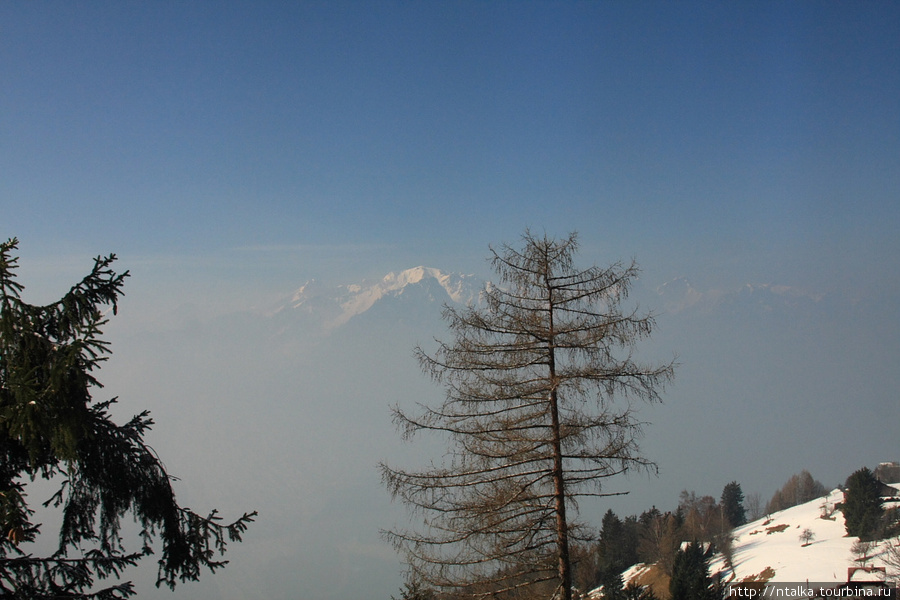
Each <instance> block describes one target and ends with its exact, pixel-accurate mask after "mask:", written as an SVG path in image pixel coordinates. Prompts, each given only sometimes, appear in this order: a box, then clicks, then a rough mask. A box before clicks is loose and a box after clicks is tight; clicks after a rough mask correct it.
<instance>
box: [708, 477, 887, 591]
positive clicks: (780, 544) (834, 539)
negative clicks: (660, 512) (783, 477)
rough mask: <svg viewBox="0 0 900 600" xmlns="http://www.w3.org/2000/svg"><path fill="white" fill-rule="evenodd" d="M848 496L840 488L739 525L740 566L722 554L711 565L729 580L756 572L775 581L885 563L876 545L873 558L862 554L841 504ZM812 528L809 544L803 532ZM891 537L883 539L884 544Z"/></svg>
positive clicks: (818, 577)
mask: <svg viewBox="0 0 900 600" xmlns="http://www.w3.org/2000/svg"><path fill="white" fill-rule="evenodd" d="M842 501H843V492H841V491H840V490H834V491H833V492H831V493H830V494H829V495H828V496H826V497H824V498H818V499H816V500H812V501H810V502H807V503H806V504H801V505H799V506H794V507H791V508H788V509H786V510H783V511H780V512H777V513H773V514H771V515H769V517H768V518H767V519H761V520H758V521H754V522H753V523H750V524H748V525H744V526H743V527H739V528H738V529H736V530H735V531H734V535H735V540H734V572H732V571H731V570H730V569H729V568H728V567H727V566H726V565H725V562H724V560H723V559H722V558H721V557H719V558H718V559H717V560H715V561H714V562H713V563H712V565H711V569H710V570H711V571H713V572H716V571H721V572H722V574H723V576H724V579H725V580H726V581H729V582H731V581H745V580H748V579H750V578H752V577H754V576H755V577H756V578H757V579H760V578H764V579H767V580H768V581H774V582H802V581H810V582H837V583H842V582H846V581H847V576H848V568H850V567H858V566H863V565H865V566H870V567H871V566H879V567H880V566H884V561H883V560H881V558H880V557H879V556H877V555H878V554H880V552H881V550H883V548H876V549H874V550H873V551H872V552H870V555H876V556H873V557H871V558H870V559H869V560H866V561H861V560H858V559H859V558H860V556H859V555H858V554H854V552H853V550H852V548H853V545H854V542H856V541H857V540H858V538H852V537H848V536H847V531H846V529H845V528H844V514H843V513H842V512H841V511H839V510H835V505H836V504H838V503H840V502H842ZM807 529H809V531H810V532H811V533H812V536H813V537H812V538H811V540H810V543H809V545H804V541H802V540H801V539H800V535H801V534H802V533H803V532H804V531H805V530H807ZM886 543H888V541H882V542H881V545H882V546H883V545H884V544H886Z"/></svg>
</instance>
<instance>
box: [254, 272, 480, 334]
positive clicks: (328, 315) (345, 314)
mask: <svg viewBox="0 0 900 600" xmlns="http://www.w3.org/2000/svg"><path fill="white" fill-rule="evenodd" d="M483 287H484V282H483V281H482V280H480V279H478V278H477V277H475V276H474V275H463V274H460V273H445V272H444V271H441V270H440V269H436V268H433V267H424V266H418V267H413V268H411V269H406V270H404V271H399V272H390V273H388V274H387V275H385V276H384V277H383V278H382V279H380V280H376V281H372V280H367V281H363V282H361V283H352V284H342V285H336V286H327V285H323V284H321V283H319V282H318V281H316V280H310V281H307V282H306V283H304V284H303V285H302V286H300V287H299V288H298V289H297V290H296V291H295V292H294V293H293V294H292V295H291V297H290V298H289V299H288V300H287V301H286V302H284V303H283V304H282V305H281V306H279V307H278V308H277V309H275V310H274V311H272V313H270V314H271V315H273V316H274V315H286V314H300V315H308V316H312V317H315V318H316V319H317V320H318V321H319V322H320V323H321V324H322V326H323V327H324V328H325V329H334V328H336V327H340V326H342V325H344V324H346V323H347V322H349V321H350V320H351V319H353V318H354V317H357V316H359V315H362V314H363V313H365V312H367V311H369V310H370V309H372V308H373V307H374V306H376V305H377V304H379V303H384V302H385V301H389V300H391V299H399V298H402V297H408V296H411V295H416V296H418V297H421V298H422V299H424V300H425V301H428V302H436V303H439V304H444V303H451V304H460V305H463V306H466V305H472V304H476V303H477V302H478V301H479V299H480V295H481V291H482V289H483Z"/></svg>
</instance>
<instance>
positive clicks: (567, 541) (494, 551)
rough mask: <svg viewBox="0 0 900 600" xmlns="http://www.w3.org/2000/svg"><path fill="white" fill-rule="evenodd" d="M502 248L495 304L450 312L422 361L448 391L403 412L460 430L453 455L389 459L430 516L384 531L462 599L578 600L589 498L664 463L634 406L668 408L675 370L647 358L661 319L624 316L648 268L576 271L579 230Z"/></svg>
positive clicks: (429, 576) (408, 497) (397, 484)
mask: <svg viewBox="0 0 900 600" xmlns="http://www.w3.org/2000/svg"><path fill="white" fill-rule="evenodd" d="M523 242H524V246H523V247H522V249H515V248H513V247H511V246H508V245H504V246H503V247H502V248H501V250H500V251H499V252H497V251H494V250H493V249H492V250H491V252H492V254H493V261H492V264H493V267H494V270H495V272H496V273H497V274H498V275H499V281H498V282H497V283H498V285H488V286H486V288H485V291H484V299H485V307H484V308H478V307H470V308H468V309H465V310H457V309H454V308H450V307H448V308H446V310H445V314H444V316H445V320H446V321H447V322H448V323H449V327H450V329H451V331H452V332H453V333H454V336H455V337H454V340H453V341H452V342H450V343H444V342H439V347H438V350H437V351H436V352H435V353H434V354H433V355H429V354H427V353H426V352H424V351H423V350H422V349H421V348H417V355H418V358H419V360H420V363H421V365H422V367H423V369H424V370H425V371H426V372H427V373H429V374H430V375H432V376H433V377H434V379H435V380H437V381H439V382H441V383H442V384H443V385H444V386H445V388H446V398H445V400H444V402H443V403H442V404H441V405H440V406H438V407H436V408H432V407H422V412H421V414H420V415H418V416H414V415H410V414H408V413H407V412H404V411H402V410H401V409H399V408H397V409H395V415H394V417H395V421H396V422H397V424H398V426H399V427H400V429H401V431H402V432H403V433H404V435H405V436H406V437H407V438H408V437H411V436H412V435H413V434H415V433H416V432H419V431H423V430H425V431H436V432H441V433H443V434H444V435H446V436H447V440H448V442H449V451H448V453H447V454H446V456H445V458H444V462H443V463H442V464H440V465H435V464H432V466H431V467H429V468H426V469H425V470H422V471H406V470H398V469H394V468H391V467H388V466H387V465H382V475H383V479H384V481H385V484H386V486H387V488H388V489H389V491H390V492H391V494H392V495H393V496H394V497H396V498H399V499H400V500H402V501H403V502H404V503H406V504H407V505H408V506H409V507H411V509H413V510H414V511H415V512H417V513H418V514H421V515H422V516H423V517H424V527H423V529H422V530H421V531H412V530H398V531H390V532H386V533H385V536H386V537H387V538H388V539H389V540H390V541H392V542H393V543H394V545H395V546H396V547H397V548H398V550H400V551H401V552H402V553H403V554H404V555H405V559H406V560H407V562H408V564H409V566H410V568H411V570H412V571H413V572H414V573H415V576H416V577H418V578H420V579H421V580H422V581H424V582H426V583H427V584H429V585H433V586H436V587H438V588H440V589H442V590H445V591H447V592H452V593H453V594H454V595H460V596H469V597H479V596H480V597H485V596H488V595H494V594H501V593H503V592H504V591H512V590H520V591H523V592H524V590H525V589H532V590H535V591H540V593H542V594H544V597H549V595H550V594H554V595H555V596H557V597H559V598H562V599H565V600H569V599H570V598H571V597H572V560H571V558H570V545H572V544H574V542H575V541H576V540H578V539H582V538H584V537H585V533H586V529H585V527H584V526H583V525H582V524H580V523H578V522H577V521H576V520H574V517H573V515H574V514H575V513H577V505H576V500H577V499H578V498H579V497H584V496H607V495H612V494H613V493H614V492H609V491H607V490H606V489H605V486H603V485H602V483H603V482H604V481H605V480H606V479H607V478H609V477H612V476H614V475H617V474H620V473H623V472H625V471H628V470H630V469H634V468H653V467H654V465H653V463H652V462H650V461H649V460H647V459H645V458H643V457H642V456H641V455H640V454H639V451H638V446H637V440H638V438H639V437H640V434H641V432H642V425H643V423H642V422H641V421H639V420H638V418H637V416H636V414H635V408H634V406H633V404H632V403H633V402H634V401H635V400H638V401H642V402H657V401H659V399H660V392H661V390H662V387H663V386H664V384H665V383H666V382H667V381H668V380H670V379H671V377H672V375H673V364H672V363H666V364H661V365H650V364H642V363H640V362H638V361H636V360H635V358H634V357H633V352H634V348H635V345H636V344H637V342H638V341H639V340H641V339H642V338H645V337H647V336H649V335H650V333H651V331H652V329H653V327H654V320H653V318H652V316H651V315H650V314H639V313H638V311H637V309H636V308H635V309H633V310H625V309H623V306H622V305H623V303H624V302H625V301H626V299H627V297H628V293H629V288H630V287H631V285H632V282H633V281H634V279H635V277H636V276H637V273H638V270H637V267H636V265H635V264H634V263H631V264H621V263H616V264H613V265H612V266H610V267H608V268H600V267H596V266H593V267H590V268H587V269H584V270H579V269H576V268H575V266H574V257H575V254H576V251H577V247H578V245H577V239H576V235H575V234H572V235H570V236H569V237H567V238H565V239H562V240H556V239H550V238H547V237H546V236H544V237H542V238H538V237H534V236H532V235H531V234H530V233H529V232H526V233H525V235H524V236H523Z"/></svg>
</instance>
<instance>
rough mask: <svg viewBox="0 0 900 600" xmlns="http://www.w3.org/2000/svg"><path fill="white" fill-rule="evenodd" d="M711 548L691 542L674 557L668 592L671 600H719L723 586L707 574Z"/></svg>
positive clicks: (722, 593)
mask: <svg viewBox="0 0 900 600" xmlns="http://www.w3.org/2000/svg"><path fill="white" fill-rule="evenodd" d="M711 556H712V548H708V549H706V550H704V548H703V544H701V543H700V542H691V543H690V544H687V545H686V546H685V547H684V548H682V549H681V550H679V551H678V552H677V554H676V555H675V564H674V566H673V570H672V579H671V581H670V583H669V591H670V593H671V599H672V600H721V599H722V598H723V597H724V586H723V585H722V583H721V582H720V581H719V580H718V579H717V578H714V577H711V576H710V574H709V560H710V558H711Z"/></svg>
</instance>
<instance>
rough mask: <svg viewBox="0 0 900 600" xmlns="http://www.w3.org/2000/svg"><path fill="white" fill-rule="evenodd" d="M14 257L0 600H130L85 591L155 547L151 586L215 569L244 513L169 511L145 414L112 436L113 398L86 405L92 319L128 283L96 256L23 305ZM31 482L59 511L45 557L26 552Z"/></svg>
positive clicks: (95, 333)
mask: <svg viewBox="0 0 900 600" xmlns="http://www.w3.org/2000/svg"><path fill="white" fill-rule="evenodd" d="M16 249H17V240H15V239H11V240H9V241H7V242H5V243H3V244H2V245H0V533H2V536H0V597H9V598H20V599H26V598H27V599H29V600H41V599H50V598H54V599H57V598H82V599H88V598H98V599H114V598H127V597H130V596H132V595H134V593H135V590H134V587H133V586H132V584H131V583H129V582H124V583H121V582H120V583H117V584H113V585H108V586H107V587H105V588H103V589H99V590H94V589H92V588H94V586H95V584H96V580H98V579H99V580H103V579H108V578H113V579H117V578H119V576H120V575H121V574H122V572H123V570H124V569H125V568H127V567H129V566H133V565H135V564H137V562H138V561H139V560H140V559H142V558H143V557H145V556H147V555H149V554H151V553H153V546H154V544H155V543H156V542H158V544H159V546H160V548H159V549H158V551H159V553H160V554H159V560H158V563H159V571H158V577H157V585H158V586H159V585H167V586H169V587H170V588H174V587H175V585H176V583H177V582H179V581H180V582H185V581H191V580H196V579H197V578H198V577H199V576H200V571H201V569H202V568H204V567H205V568H208V569H209V570H211V571H215V570H216V569H218V568H219V567H221V566H223V565H224V564H225V563H226V561H224V560H222V559H221V558H220V557H221V555H222V554H223V553H224V552H225V548H226V545H227V543H228V542H229V541H240V540H241V535H242V534H243V532H244V531H245V530H246V528H247V525H248V524H249V523H250V522H251V521H252V520H253V517H254V516H255V514H256V513H255V512H253V513H247V514H244V515H243V516H242V517H241V518H240V519H238V520H237V521H235V522H233V523H231V524H223V523H222V522H221V520H220V518H219V517H218V515H217V513H216V511H212V512H211V513H209V514H208V515H207V516H205V517H204V516H200V515H198V514H196V513H194V512H192V511H191V510H189V509H186V508H182V507H181V506H179V505H178V503H177V501H176V499H175V494H174V491H173V489H172V485H171V483H172V478H171V476H170V475H169V474H168V473H167V472H166V470H165V467H164V466H163V464H162V462H161V461H160V459H159V457H158V456H157V455H156V453H155V452H154V451H153V450H152V449H151V448H150V447H149V446H147V445H146V443H145V442H144V440H143V436H144V434H145V433H146V432H147V430H148V429H149V428H150V426H151V425H152V424H153V421H152V420H151V419H150V418H149V415H148V413H147V412H146V411H145V412H142V413H140V414H139V415H137V416H135V417H134V418H133V419H131V420H130V421H129V422H127V423H125V424H124V425H117V424H116V423H114V422H113V421H112V420H111V418H110V414H109V407H110V406H111V405H112V404H113V403H114V402H115V399H112V400H109V401H106V402H99V403H94V402H93V399H92V397H91V392H92V390H93V389H97V388H100V387H102V386H101V385H100V383H99V381H98V380H97V379H96V377H95V373H96V371H97V369H98V368H99V367H100V365H101V364H102V363H103V361H105V360H106V358H107V355H109V353H110V350H109V347H108V343H107V342H105V341H104V340H102V339H101V337H100V336H101V334H102V331H101V328H102V327H103V325H104V324H105V323H106V322H107V319H106V317H105V314H104V312H102V311H101V308H102V307H105V306H109V307H111V309H112V313H113V314H115V313H116V309H117V300H118V298H119V296H121V294H122V287H123V283H124V281H125V278H126V277H127V276H128V272H127V271H126V272H125V273H121V274H116V273H115V272H114V271H113V270H112V268H111V265H112V263H113V262H114V261H115V255H110V256H108V257H105V258H104V257H98V258H97V259H95V264H94V268H93V269H92V270H91V272H90V274H89V275H88V276H87V277H85V278H84V279H83V280H82V281H81V282H80V283H78V284H77V285H75V286H74V287H73V288H72V289H71V290H70V291H69V292H68V293H67V294H66V295H65V296H63V298H62V299H60V300H59V301H58V302H54V303H52V304H49V305H47V306H34V305H31V304H27V303H25V302H23V301H22V300H21V298H20V293H21V292H22V290H23V286H22V285H21V284H19V283H18V282H17V281H16V278H15V269H16V266H17V265H16V263H17V260H18V259H17V257H15V256H14V255H13V252H14V251H15V250H16ZM36 477H41V478H44V479H51V480H52V481H55V482H56V481H58V482H59V489H58V490H57V492H56V493H55V494H54V495H53V496H52V497H51V498H50V499H49V500H48V501H47V502H46V503H45V506H52V507H56V508H60V509H61V510H62V525H61V528H60V531H59V546H58V549H57V551H56V552H55V553H54V554H52V555H51V556H46V557H36V556H33V555H32V554H30V553H29V552H28V551H27V548H28V545H29V542H32V541H34V540H35V539H36V538H37V536H38V534H39V533H40V524H35V523H32V521H31V517H32V515H33V512H34V511H33V510H32V509H31V508H30V506H29V504H28V502H27V500H26V497H27V496H26V493H25V488H26V482H27V480H29V479H31V480H33V479H34V478H36ZM127 514H130V515H132V516H133V518H134V520H135V521H136V522H137V523H138V524H140V526H141V528H142V531H141V542H140V548H139V549H135V550H128V549H127V548H126V546H125V540H124V539H123V537H122V535H121V520H122V518H123V517H125V515H127Z"/></svg>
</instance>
